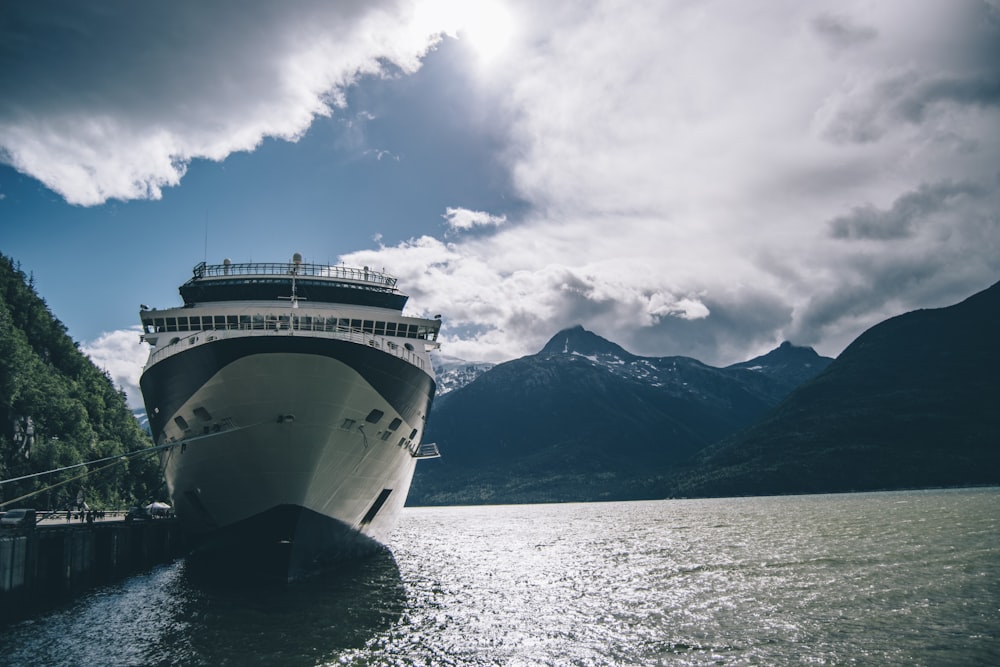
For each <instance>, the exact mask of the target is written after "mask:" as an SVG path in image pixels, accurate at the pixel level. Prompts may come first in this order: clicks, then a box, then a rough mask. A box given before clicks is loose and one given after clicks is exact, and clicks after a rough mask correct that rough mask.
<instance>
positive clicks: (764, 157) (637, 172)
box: [355, 0, 1000, 363]
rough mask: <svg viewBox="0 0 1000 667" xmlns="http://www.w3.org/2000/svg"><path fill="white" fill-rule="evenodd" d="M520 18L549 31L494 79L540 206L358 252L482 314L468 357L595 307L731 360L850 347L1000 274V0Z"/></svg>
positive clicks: (585, 10) (621, 10)
mask: <svg viewBox="0 0 1000 667" xmlns="http://www.w3.org/2000/svg"><path fill="white" fill-rule="evenodd" d="M514 12H515V13H516V14H517V15H518V21H517V24H518V25H519V26H522V27H523V29H525V30H530V29H532V27H533V28H534V29H535V32H532V33H523V34H521V35H519V36H518V37H517V38H516V41H515V46H516V47H517V48H519V49H520V52H519V54H518V55H517V57H507V58H506V59H505V61H504V64H503V67H502V68H500V67H497V68H496V69H495V70H494V73H493V75H492V76H493V77H494V79H493V80H492V81H491V85H492V87H493V88H492V89H493V90H495V91H496V93H495V94H496V103H497V104H498V105H504V106H505V108H506V110H507V115H506V117H507V118H509V119H510V123H511V125H510V126H509V127H508V128H507V132H508V135H509V137H510V142H511V143H510V147H509V149H508V150H507V152H506V154H505V157H506V158H507V159H508V160H510V167H511V170H512V173H513V175H514V178H515V182H516V185H517V188H518V194H519V195H520V196H521V197H523V199H524V200H525V201H527V202H528V203H529V205H530V207H529V210H528V212H527V213H526V214H524V216H523V219H519V220H517V221H516V224H508V225H505V226H504V227H503V228H501V229H498V230H497V231H496V232H495V233H493V234H491V235H490V236H488V237H468V238H465V237H459V238H458V239H456V240H454V241H453V242H451V243H447V244H445V243H442V242H437V241H433V242H432V241H431V240H429V239H426V238H425V239H419V240H417V241H414V242H411V243H407V244H403V245H401V246H400V247H398V248H385V249H382V250H381V251H379V252H377V253H374V254H369V253H358V254H356V255H355V256H356V257H361V256H364V257H365V258H366V259H365V261H366V262H372V263H379V262H381V263H383V264H385V265H386V266H388V267H390V269H391V270H394V271H397V272H401V275H403V276H404V280H403V281H402V284H403V285H404V286H407V287H408V286H416V288H415V290H412V291H413V292H414V299H413V301H414V303H415V304H419V305H420V306H423V307H426V308H427V309H428V310H429V311H433V312H441V313H443V314H444V316H445V323H446V331H447V330H448V329H447V327H449V326H454V327H455V330H456V331H466V330H473V331H478V332H480V333H479V335H478V336H477V337H474V338H473V339H470V340H452V341H448V343H449V345H448V351H449V354H455V355H457V356H462V355H463V354H465V355H468V358H470V359H479V358H494V359H495V358H497V357H499V358H503V357H509V356H515V355H518V354H524V353H530V352H534V351H537V349H539V348H540V347H541V346H542V345H543V344H544V342H545V339H546V338H547V337H549V336H551V335H552V334H553V333H555V332H556V331H557V330H558V328H560V327H563V326H569V325H572V324H575V323H577V322H580V323H583V324H584V325H585V326H588V328H591V329H593V330H595V331H597V332H598V333H601V334H602V335H605V336H607V337H609V338H613V339H614V340H616V341H617V342H619V343H621V344H623V345H624V346H625V347H626V348H629V349H632V350H633V351H635V352H639V353H646V354H653V353H659V354H692V355H700V358H702V359H704V360H705V361H708V362H713V363H731V362H733V361H738V360H741V359H745V358H747V357H748V356H749V355H751V354H753V353H758V352H762V351H764V350H765V349H767V348H768V347H771V346H773V345H776V344H777V343H778V342H780V341H781V340H782V339H783V338H786V337H792V338H793V340H794V342H796V343H800V344H810V345H816V346H817V347H818V348H819V349H820V351H821V352H823V353H826V354H832V355H835V354H838V353H839V352H840V350H841V349H842V348H843V347H844V346H845V345H846V344H847V343H848V342H850V340H851V339H853V338H854V337H855V336H857V335H858V334H859V333H861V331H863V329H864V328H866V327H867V326H870V325H872V324H874V323H876V322H877V321H879V320H881V319H884V318H885V317H889V316H891V315H894V314H897V313H900V312H903V311H905V310H908V309H912V308H916V307H934V306H941V305H947V304H949V303H953V302H955V301H958V300H960V299H962V298H964V297H965V296H968V295H969V294H971V293H972V292H974V291H976V290H978V289H982V288H985V287H987V286H988V285H989V284H991V283H992V282H994V281H995V280H996V279H997V277H998V275H1000V259H998V258H1000V229H998V226H1000V220H998V217H997V215H996V210H997V207H998V205H1000V196H998V189H1000V188H998V183H1000V179H998V167H997V165H998V164H1000V133H997V132H996V128H997V127H1000V93H998V92H997V87H996V82H997V81H998V80H1000V23H998V22H997V20H996V18H997V17H996V15H995V14H994V15H993V16H992V17H991V16H989V15H988V10H987V9H985V6H984V5H982V4H980V3H975V2H954V1H952V0H941V1H937V2H928V3H922V4H921V6H920V8H919V11H915V10H914V7H913V5H912V3H909V2H905V1H897V2H884V3H877V4H876V5H872V4H871V3H868V2H862V1H856V2H846V3H845V2H837V3H820V4H816V3H799V2H794V1H791V0H789V1H787V2H786V1H779V2H768V3H743V2H730V1H726V0H721V1H716V2H698V3H684V2H662V3H646V4H637V3H628V2H619V1H616V0H605V1H601V2H594V3H588V4H587V5H586V7H581V6H580V5H577V4H575V3H558V4H556V3H545V4H539V3H518V4H517V6H516V8H515V10H514ZM556 26H558V27H556ZM989 82H992V85H990V83H989ZM931 200H933V201H931ZM863 214H865V215H863ZM831 229H833V230H834V231H835V232H837V231H838V230H839V231H840V232H841V233H839V234H838V233H833V234H831ZM862 236H864V237H865V238H867V239H872V238H874V237H880V238H881V239H882V241H880V243H881V246H880V247H879V248H878V249H874V248H873V247H872V246H871V243H869V242H867V241H865V240H863V239H860V237H862ZM856 237H858V238H856ZM429 253H432V254H434V255H435V256H436V260H437V261H433V262H425V261H424V260H426V259H428V258H427V255H428V254H429ZM412 260H417V261H412ZM765 315H766V317H765Z"/></svg>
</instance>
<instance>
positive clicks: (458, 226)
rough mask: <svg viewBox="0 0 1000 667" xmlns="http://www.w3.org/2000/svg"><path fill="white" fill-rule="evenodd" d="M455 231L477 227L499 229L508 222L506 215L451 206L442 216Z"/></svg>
mask: <svg viewBox="0 0 1000 667" xmlns="http://www.w3.org/2000/svg"><path fill="white" fill-rule="evenodd" d="M442 217H443V218H444V219H445V221H447V223H448V227H449V228H450V229H453V230H469V229H473V228H475V227H499V226H500V225H502V224H503V223H505V222H507V216H505V215H493V214H491V213H487V212H486V211H470V210H469V209H467V208H453V207H451V206H449V207H448V208H447V209H445V212H444V215H443V216H442Z"/></svg>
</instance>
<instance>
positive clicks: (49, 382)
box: [0, 254, 163, 509]
mask: <svg viewBox="0 0 1000 667" xmlns="http://www.w3.org/2000/svg"><path fill="white" fill-rule="evenodd" d="M151 444H152V443H151V442H150V439H149V436H148V435H147V434H146V433H145V432H144V431H143V430H142V428H141V427H140V426H139V423H138V422H137V421H136V420H135V418H134V417H133V415H132V414H131V412H130V411H129V409H128V406H127V404H126V400H125V394H124V393H123V392H121V391H120V390H118V389H116V388H115V386H114V383H113V382H112V380H111V378H110V377H109V376H108V374H107V373H106V372H104V371H102V370H100V369H98V368H97V367H96V366H94V364H93V363H92V362H91V361H90V359H88V358H87V356H86V355H84V354H83V353H82V352H81V351H80V349H79V347H78V346H77V344H76V343H75V342H73V340H72V339H71V338H70V337H69V335H68V334H67V332H66V327H65V326H63V324H62V323H61V322H60V321H59V320H58V319H56V318H55V317H54V316H53V315H52V313H51V312H50V311H49V309H48V306H47V305H46V304H45V301H44V300H43V299H42V298H41V297H39V296H38V295H37V294H36V293H35V291H34V289H33V280H31V279H30V278H27V277H26V276H25V275H24V273H23V272H22V271H21V270H20V267H19V265H17V264H15V263H14V262H13V261H12V260H11V259H9V258H7V257H6V256H4V255H2V254H0V479H5V480H7V479H12V478H16V477H21V476H24V475H29V474H32V473H36V472H42V471H46V470H53V469H56V468H61V467H65V466H70V465H74V464H78V463H83V462H85V461H94V460H97V459H101V458H108V457H121V456H125V455H126V454H131V453H133V452H139V451H141V450H143V449H146V448H148V447H150V446H151ZM101 465H102V464H98V465H96V466H91V468H92V469H91V470H88V469H87V467H83V468H75V469H72V470H68V471H64V472H60V473H55V474H52V475H47V476H44V477H41V478H34V479H29V480H24V481H21V482H13V483H9V484H4V485H3V486H2V487H0V502H7V501H9V500H12V499H15V498H18V497H20V496H23V495H25V494H28V493H30V492H32V491H35V490H38V489H42V488H44V487H51V486H53V485H56V484H58V483H59V482H65V481H67V480H70V479H72V478H74V477H77V476H80V475H82V474H84V473H87V472H91V473H93V469H96V468H98V467H101ZM162 484H163V482H162V478H161V476H160V470H159V464H158V458H157V456H156V454H152V453H151V454H148V455H139V456H131V457H129V458H128V459H127V460H126V461H122V462H120V463H117V464H115V465H111V466H108V467H106V468H105V469H103V470H101V471H100V472H96V473H93V474H89V475H86V476H84V477H82V479H79V480H74V481H71V482H68V483H66V484H63V485H61V486H55V487H54V488H51V489H49V490H47V491H45V492H43V493H42V494H40V495H38V496H34V497H32V498H30V499H26V500H24V501H23V502H19V503H18V504H19V505H21V506H34V507H39V508H45V509H66V508H67V507H70V506H71V505H74V504H75V503H76V500H77V498H82V499H83V500H85V501H86V502H87V504H88V505H89V506H91V507H95V508H108V509H111V508H119V507H123V506H125V505H127V504H130V503H133V502H147V501H149V500H153V499H155V498H156V497H157V496H158V495H159V491H160V489H161V487H162Z"/></svg>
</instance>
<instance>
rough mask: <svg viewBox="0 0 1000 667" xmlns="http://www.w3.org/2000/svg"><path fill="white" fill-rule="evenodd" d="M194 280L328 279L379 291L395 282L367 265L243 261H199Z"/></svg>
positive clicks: (390, 287) (393, 284) (390, 277)
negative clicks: (243, 277) (374, 287)
mask: <svg viewBox="0 0 1000 667" xmlns="http://www.w3.org/2000/svg"><path fill="white" fill-rule="evenodd" d="M193 272H194V279H195V280H201V279H202V278H223V277H227V276H296V277H303V276H308V277H314V278H329V279H331V280H347V281H351V282H358V283H366V284H369V285H373V286H378V287H382V288H389V289H395V287H396V279H395V278H393V277H392V276H390V275H388V274H385V273H382V272H380V271H373V270H371V269H369V268H368V267H367V266H365V267H362V268H355V267H350V266H330V265H329V264H303V263H302V262H277V263H273V262H243V263H239V264H233V263H224V264H206V263H205V262H199V264H198V265H197V266H196V267H194V271H193Z"/></svg>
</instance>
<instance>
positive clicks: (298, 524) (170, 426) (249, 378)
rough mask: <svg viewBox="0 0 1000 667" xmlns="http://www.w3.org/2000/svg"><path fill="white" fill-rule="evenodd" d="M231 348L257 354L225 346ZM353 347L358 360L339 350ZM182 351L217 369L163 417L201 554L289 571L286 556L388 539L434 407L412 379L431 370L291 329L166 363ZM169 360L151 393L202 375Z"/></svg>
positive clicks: (178, 488)
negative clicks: (238, 557)
mask: <svg viewBox="0 0 1000 667" xmlns="http://www.w3.org/2000/svg"><path fill="white" fill-rule="evenodd" d="M233 345H238V346H241V348H244V349H245V348H247V346H252V349H254V350H255V351H254V352H253V353H250V354H242V353H240V352H237V353H234V352H232V351H231V350H230V351H228V352H227V350H226V349H224V346H229V347H232V346H233ZM303 345H304V346H305V347H303ZM213 348H218V349H213ZM299 348H302V349H299ZM325 348H330V349H328V350H327V353H326V354H317V353H315V350H316V349H325ZM185 355H189V356H192V357H193V358H186V357H185ZM345 355H349V356H350V357H351V359H350V360H343V359H339V358H338V356H345ZM356 355H360V357H358V356H356ZM230 357H234V358H232V359H230ZM171 361H172V362H173V364H174V366H178V367H190V366H192V365H196V366H198V367H201V368H203V369H204V367H205V366H206V365H207V366H208V367H209V368H211V367H212V366H218V369H217V370H215V371H214V372H203V376H204V377H205V379H204V382H203V383H201V384H200V386H198V387H197V388H196V389H194V391H193V392H191V393H190V395H189V396H188V397H187V398H186V399H185V400H183V401H181V402H179V403H177V404H176V406H174V407H173V408H171V409H170V411H169V413H166V414H157V423H158V424H162V428H161V430H160V433H159V439H160V441H162V442H170V441H174V442H176V443H177V444H176V445H175V446H173V447H170V448H169V449H167V450H166V451H165V454H164V457H163V465H164V475H165V478H166V482H167V488H168V491H169V494H170V498H171V502H172V504H173V507H174V510H175V512H176V514H177V516H178V517H179V518H180V520H181V522H182V525H183V526H184V527H185V530H186V531H187V532H188V533H189V534H190V536H191V538H192V539H193V541H194V543H195V545H196V549H197V550H199V551H201V552H203V553H211V552H216V551H227V552H228V551H233V550H237V551H239V552H241V554H242V555H243V556H251V557H255V558H256V557H260V558H261V559H264V560H275V559H277V560H278V561H279V565H280V566H281V567H285V563H284V562H283V559H284V560H286V561H287V569H288V571H289V573H290V574H291V576H294V572H295V571H297V570H303V569H309V568H310V567H311V566H312V565H313V564H315V563H316V562H319V561H323V560H329V559H334V558H338V557H343V556H353V555H355V554H356V553H358V552H359V551H364V550H366V549H370V548H373V547H375V546H377V545H378V544H382V543H384V542H385V541H386V540H387V538H388V536H389V533H390V531H391V530H392V528H393V527H394V525H395V523H396V519H397V516H398V514H399V512H400V511H401V510H402V508H403V505H404V503H405V501H406V495H407V493H408V491H409V487H410V482H411V479H412V477H413V471H414V467H415V463H416V460H417V458H416V454H417V453H418V452H417V449H416V448H417V447H418V445H417V444H415V442H414V440H413V438H414V436H415V435H417V434H419V432H420V431H422V430H423V423H422V419H423V418H424V417H425V416H426V410H427V409H428V407H429V402H430V395H429V394H427V393H426V390H425V389H424V390H423V391H422V390H421V385H420V383H419V382H414V381H415V380H419V379H420V378H421V377H426V375H425V374H424V373H423V372H422V371H418V370H416V369H412V366H410V365H409V364H408V363H407V362H405V361H402V360H400V359H397V358H395V357H391V356H389V355H387V354H386V353H384V352H380V351H378V350H374V349H371V348H370V347H366V346H363V345H359V344H357V343H350V342H344V341H331V340H322V339H316V338H312V339H302V338H293V337H291V336H287V335H283V336H273V335H272V336H268V337H259V338H254V339H251V338H244V339H242V340H241V339H235V340H232V339H231V340H219V341H215V342H210V343H205V344H202V345H199V346H198V347H197V348H195V349H192V350H189V351H185V352H181V353H179V354H177V355H175V356H174V357H171V359H170V360H167V361H164V362H161V364H163V363H169V362H171ZM386 364H388V365H389V366H392V365H395V366H397V368H390V367H389V366H386ZM155 368H156V367H155V366H154V367H153V369H155ZM410 369H412V370H410ZM160 370H161V372H159V373H157V372H156V371H155V370H153V372H147V373H146V374H145V375H144V377H143V381H144V392H145V393H146V394H147V395H148V396H152V397H156V396H166V395H169V394H171V393H177V389H176V384H177V383H179V382H190V377H191V374H190V373H183V372H182V370H178V369H177V368H174V369H170V368H167V369H162V368H161V369H160ZM407 371H408V374H407ZM366 376H367V377H366ZM157 378H159V384H160V385H161V386H158V387H155V388H154V385H156V384H157ZM379 380H380V381H381V382H382V383H383V387H381V388H379V387H377V386H375V385H376V384H378V381H379ZM408 380H409V381H408ZM199 381H200V380H199ZM386 382H389V383H391V384H392V385H393V386H394V389H395V391H394V392H387V391H386V389H385V386H384V383H386ZM171 383H174V385H175V387H174V388H171V386H170V385H171ZM162 385H166V386H162ZM408 385H412V386H408ZM147 389H148V391H147ZM386 393H392V394H394V395H393V396H388V397H387V396H386V395H385V394H386ZM401 397H406V398H407V399H408V400H402V399H401ZM390 399H394V400H390ZM401 400H402V402H401ZM153 401H154V402H155V401H156V399H155V398H153ZM158 408H159V406H152V409H153V410H157V409H158ZM161 412H162V409H161ZM376 417H377V418H376ZM178 418H179V419H178Z"/></svg>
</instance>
